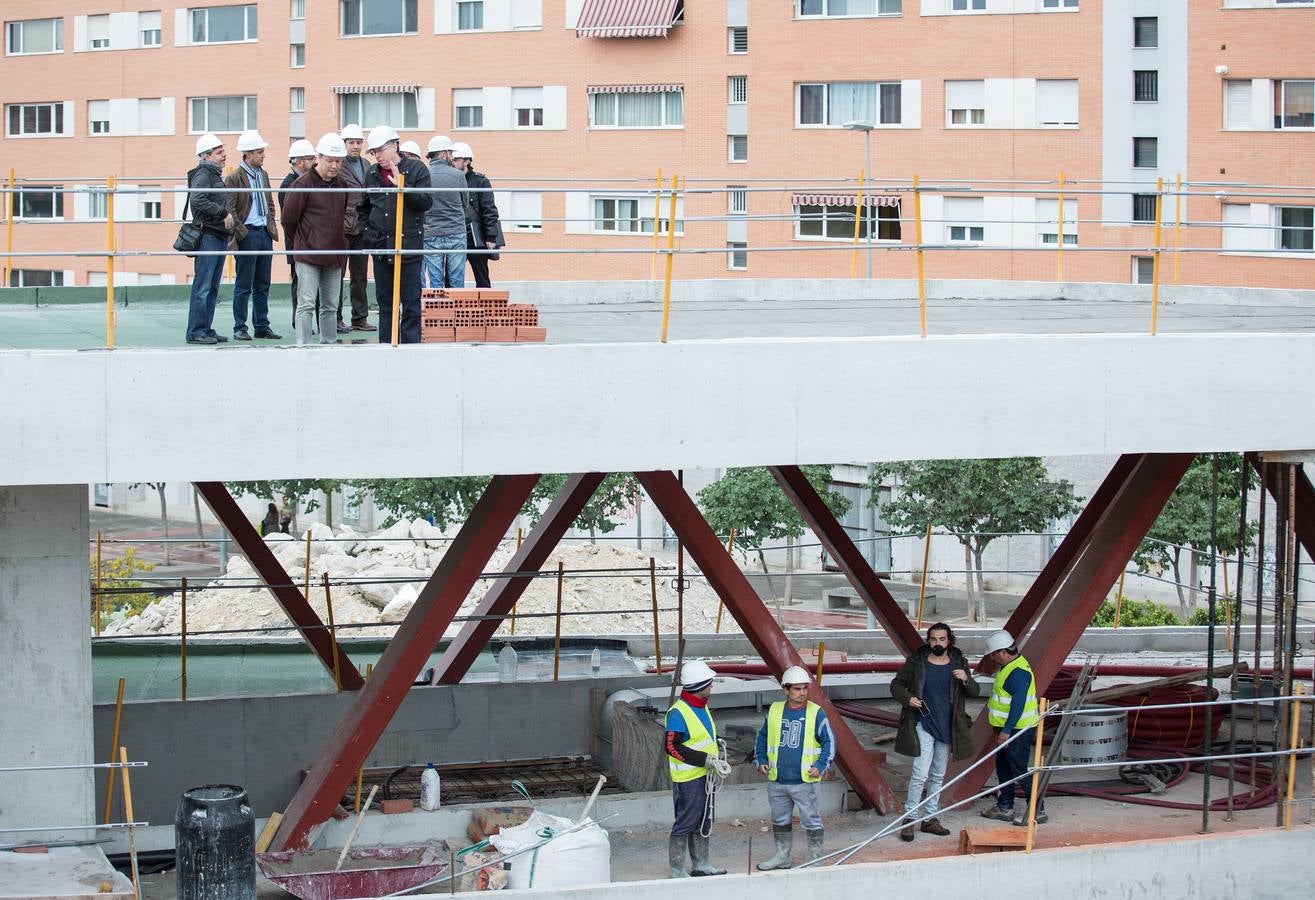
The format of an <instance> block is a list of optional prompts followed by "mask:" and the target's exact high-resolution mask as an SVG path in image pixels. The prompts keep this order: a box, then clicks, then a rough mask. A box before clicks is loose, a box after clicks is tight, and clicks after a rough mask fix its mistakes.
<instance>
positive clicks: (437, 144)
mask: <svg viewBox="0 0 1315 900" xmlns="http://www.w3.org/2000/svg"><path fill="white" fill-rule="evenodd" d="M451 149H452V139H451V138H449V137H448V136H447V135H446V134H436V135H434V136H433V137H431V138H430V139H429V149H428V152H429V153H440V152H442V151H443V150H451Z"/></svg>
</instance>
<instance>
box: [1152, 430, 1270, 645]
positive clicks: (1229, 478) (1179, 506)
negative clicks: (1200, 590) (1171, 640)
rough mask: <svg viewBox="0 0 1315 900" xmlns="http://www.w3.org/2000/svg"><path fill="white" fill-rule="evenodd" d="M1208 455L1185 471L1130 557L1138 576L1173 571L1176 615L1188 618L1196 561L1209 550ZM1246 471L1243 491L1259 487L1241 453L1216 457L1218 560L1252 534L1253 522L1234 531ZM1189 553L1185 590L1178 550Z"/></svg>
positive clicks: (1194, 594) (1193, 596)
mask: <svg viewBox="0 0 1315 900" xmlns="http://www.w3.org/2000/svg"><path fill="white" fill-rule="evenodd" d="M1210 470H1211V462H1210V454H1208V453H1203V454H1201V455H1200V456H1198V457H1196V459H1194V460H1192V464H1191V465H1190V466H1188V467H1187V472H1186V473H1185V474H1184V475H1183V480H1182V481H1180V482H1179V483H1178V487H1177V488H1175V489H1174V492H1173V494H1172V495H1170V497H1169V502H1168V503H1166V504H1165V505H1164V509H1163V510H1161V512H1160V515H1159V517H1158V518H1157V519H1156V520H1155V524H1154V525H1152V526H1151V530H1150V531H1149V532H1147V534H1146V538H1145V540H1143V541H1142V542H1141V546H1140V547H1138V548H1137V552H1136V553H1134V554H1133V556H1132V559H1133V562H1135V563H1136V564H1137V568H1138V569H1139V570H1141V571H1142V572H1149V571H1150V570H1151V569H1152V568H1153V567H1154V568H1158V569H1160V570H1161V571H1163V570H1164V569H1166V568H1167V569H1170V570H1171V571H1172V572H1173V580H1174V586H1175V587H1176V588H1177V590H1178V612H1179V615H1180V616H1181V617H1182V618H1183V619H1184V620H1186V619H1188V618H1189V616H1190V615H1191V613H1192V612H1193V611H1195V610H1196V605H1197V590H1196V580H1197V579H1196V566H1197V563H1196V560H1197V558H1198V557H1199V556H1200V555H1202V554H1206V555H1208V554H1209V552H1210V500H1211V488H1210ZM1244 473H1245V475H1246V479H1247V486H1248V488H1252V487H1255V486H1256V484H1257V483H1258V480H1257V478H1256V474H1255V471H1254V470H1253V469H1252V468H1251V466H1249V465H1247V463H1246V461H1245V460H1244V459H1243V458H1242V455H1241V454H1240V453H1221V454H1219V489H1218V494H1219V513H1218V518H1217V520H1216V522H1217V525H1216V531H1217V534H1216V542H1217V545H1218V546H1217V550H1216V552H1217V553H1218V554H1219V555H1222V556H1229V555H1233V554H1236V553H1237V552H1238V548H1240V547H1246V546H1247V545H1248V544H1249V543H1250V542H1251V539H1252V538H1253V537H1254V536H1255V529H1256V523H1255V522H1254V521H1250V522H1248V523H1247V525H1246V533H1245V534H1239V533H1238V520H1239V519H1240V518H1241V515H1242V510H1241V503H1242V497H1241V494H1242V477H1243V474H1244ZM1184 550H1186V551H1188V553H1189V554H1190V557H1189V559H1190V567H1189V572H1188V576H1189V578H1188V583H1187V589H1186V590H1184V585H1183V551H1184Z"/></svg>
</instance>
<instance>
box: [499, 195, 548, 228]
mask: <svg viewBox="0 0 1315 900" xmlns="http://www.w3.org/2000/svg"><path fill="white" fill-rule="evenodd" d="M507 206H508V210H507V216H506V217H505V218H504V219H503V221H504V222H510V224H511V228H512V230H513V231H543V194H541V193H539V192H538V191H512V192H511V198H510V200H509V201H508V203H507Z"/></svg>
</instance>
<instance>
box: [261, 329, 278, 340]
mask: <svg viewBox="0 0 1315 900" xmlns="http://www.w3.org/2000/svg"><path fill="white" fill-rule="evenodd" d="M256 337H258V338H266V339H268V340H271V341H281V340H283V335H281V334H278V333H276V332H275V331H274V330H273V329H272V328H265V329H262V330H261V331H257V332H256Z"/></svg>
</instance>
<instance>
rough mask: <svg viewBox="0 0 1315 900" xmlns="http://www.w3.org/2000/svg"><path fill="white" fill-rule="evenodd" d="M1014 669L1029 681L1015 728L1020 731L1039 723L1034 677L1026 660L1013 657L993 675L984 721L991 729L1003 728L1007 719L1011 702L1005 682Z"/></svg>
mask: <svg viewBox="0 0 1315 900" xmlns="http://www.w3.org/2000/svg"><path fill="white" fill-rule="evenodd" d="M1015 669H1022V670H1023V671H1024V672H1026V673H1027V676H1028V679H1029V680H1028V684H1027V701H1026V702H1025V703H1024V704H1023V713H1022V715H1020V716H1019V717H1018V724H1017V725H1016V726H1015V728H1016V729H1017V730H1018V731H1022V730H1023V729H1025V728H1031V727H1032V726H1033V725H1035V724H1036V723H1037V722H1040V721H1041V716H1040V714H1039V712H1038V706H1037V702H1036V676H1035V675H1033V674H1032V667H1031V666H1029V665H1028V664H1027V660H1026V659H1024V658H1023V657H1021V656H1015V657H1014V658H1013V659H1012V660H1011V661H1010V662H1009V663H1008V664H1006V665H1005V667H1004V668H1003V669H1001V670H1000V671H999V672H996V673H995V683H994V684H993V685H992V686H991V699H990V700H987V701H986V721H987V722H989V723H990V724H991V727H992V728H1003V727H1004V724H1005V722H1006V721H1007V720H1008V719H1009V707H1010V706H1011V705H1012V702H1013V700H1012V698H1011V697H1010V696H1009V691H1007V690H1006V689H1005V681H1006V680H1007V679H1008V678H1009V675H1010V674H1011V673H1012V672H1013V671H1014V670H1015Z"/></svg>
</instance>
